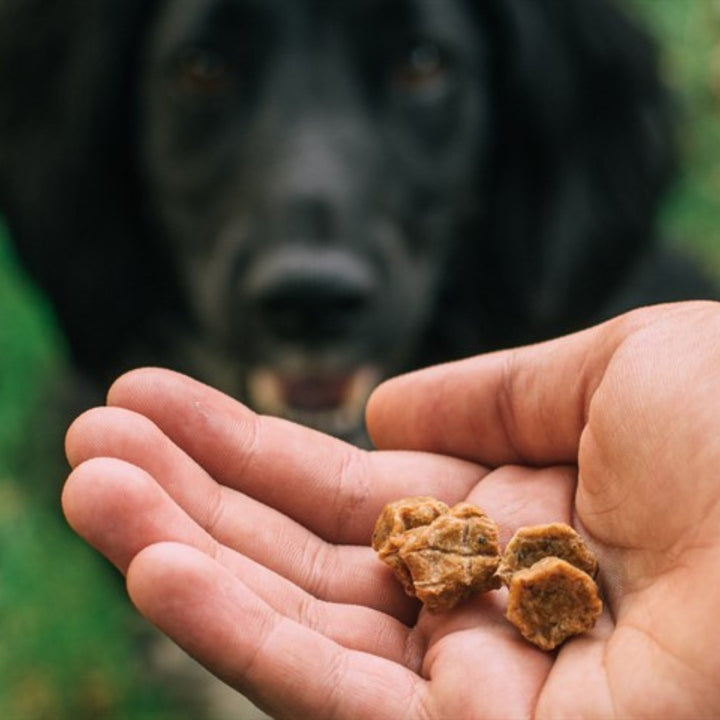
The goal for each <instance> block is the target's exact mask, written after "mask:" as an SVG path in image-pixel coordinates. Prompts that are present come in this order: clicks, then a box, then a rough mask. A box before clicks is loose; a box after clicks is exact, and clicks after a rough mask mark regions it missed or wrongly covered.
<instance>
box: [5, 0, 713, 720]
mask: <svg viewBox="0 0 720 720" xmlns="http://www.w3.org/2000/svg"><path fill="white" fill-rule="evenodd" d="M628 1H629V2H632V4H633V6H634V8H633V10H634V11H636V12H638V13H639V14H640V15H641V16H643V17H644V18H645V19H646V21H647V22H648V23H649V25H650V27H651V28H652V29H653V30H654V32H655V33H656V35H657V36H658V38H659V40H660V43H661V46H662V48H663V55H664V71H665V73H666V75H667V79H668V82H669V84H670V85H671V86H672V87H673V88H674V90H675V91H676V93H677V95H678V98H679V100H680V104H681V110H682V114H683V119H682V122H683V128H682V140H683V150H684V161H685V167H684V172H683V175H682V177H681V178H680V180H679V182H678V184H677V187H676V188H675V190H674V192H673V193H672V195H671V197H670V198H669V199H668V202H667V205H666V207H665V209H664V211H663V215H662V218H661V221H662V225H663V227H664V230H665V235H666V237H667V238H668V242H671V243H673V244H676V245H678V246H680V247H682V249H683V250H684V251H686V252H688V253H692V254H696V255H698V256H700V257H701V258H702V259H703V262H705V263H706V264H707V265H708V266H709V267H710V268H711V269H712V271H713V272H715V273H717V275H718V277H720V241H718V240H717V235H718V228H720V192H719V190H720V123H719V122H718V120H720V103H719V99H718V98H719V94H720V54H719V48H720V0H628ZM48 242H52V239H51V238H48ZM65 361H66V358H65V350H64V347H63V343H62V338H61V337H60V336H59V334H58V333H57V331H56V329H55V326H54V323H53V317H52V313H51V311H50V309H49V308H48V307H47V305H46V304H45V303H44V302H43V299H42V298H41V297H40V296H39V295H38V293H37V292H35V291H34V289H33V287H32V285H31V284H30V283H29V282H28V281H27V279H26V278H25V277H24V276H23V274H22V272H21V271H20V270H19V268H18V266H17V264H16V262H15V259H14V257H13V254H12V251H11V247H10V244H9V242H8V237H7V232H6V230H5V228H3V227H2V225H0V718H3V719H6V720H44V719H45V718H47V719H48V720H50V719H52V720H65V719H67V720H84V719H86V718H87V719H90V718H103V719H112V720H121V719H122V720H135V719H138V720H142V719H144V718H148V719H149V718H153V719H158V718H168V720H169V718H175V719H176V718H182V717H187V715H185V714H184V712H183V711H182V710H181V709H179V708H178V706H177V704H176V700H174V699H173V698H172V697H170V696H167V695H165V694H164V693H163V692H162V691H160V690H159V689H157V688H155V687H153V686H152V685H151V684H150V683H149V681H148V679H147V676H145V675H144V674H143V673H142V670H141V668H138V667H137V665H136V661H135V659H134V658H135V656H134V654H133V653H134V648H133V643H134V642H135V640H134V639H133V638H134V635H133V633H132V632H129V628H130V627H131V626H132V625H133V624H134V623H135V620H134V614H133V613H132V611H131V610H130V608H128V606H127V604H126V603H125V601H124V600H123V599H122V593H121V592H120V591H119V590H120V585H119V582H114V581H113V578H112V577H110V572H109V570H108V568H107V567H106V566H105V565H104V563H103V561H102V560H101V559H100V558H98V557H96V556H95V555H94V554H93V553H92V552H91V551H90V550H89V549H87V548H86V547H85V546H84V545H83V544H82V543H81V542H80V541H79V540H77V539H75V538H74V536H73V535H72V534H71V533H70V532H69V531H68V530H67V528H66V526H65V524H64V523H63V521H62V520H61V517H60V514H59V512H58V511H57V507H56V503H52V504H50V505H47V504H43V503H37V502H34V501H33V499H32V496H33V494H32V493H30V492H28V490H27V487H26V485H27V478H24V477H23V472H22V465H21V464H20V462H19V461H18V457H17V453H18V440H19V439H20V438H24V437H25V436H26V435H27V433H28V432H31V426H30V425H29V421H30V418H31V414H32V413H33V411H34V409H35V408H36V407H37V403H38V402H40V400H41V398H42V397H43V393H44V392H45V390H46V388H47V386H48V384H49V383H51V382H52V379H53V378H54V377H56V374H57V373H58V372H59V371H60V370H61V369H62V367H63V364H64V363H65ZM33 442H34V440H33ZM37 443H38V446H37V447H38V452H41V451H42V438H41V437H38V438H37ZM47 480H48V486H49V487H52V486H53V485H54V486H57V484H58V478H56V477H48V479H47Z"/></svg>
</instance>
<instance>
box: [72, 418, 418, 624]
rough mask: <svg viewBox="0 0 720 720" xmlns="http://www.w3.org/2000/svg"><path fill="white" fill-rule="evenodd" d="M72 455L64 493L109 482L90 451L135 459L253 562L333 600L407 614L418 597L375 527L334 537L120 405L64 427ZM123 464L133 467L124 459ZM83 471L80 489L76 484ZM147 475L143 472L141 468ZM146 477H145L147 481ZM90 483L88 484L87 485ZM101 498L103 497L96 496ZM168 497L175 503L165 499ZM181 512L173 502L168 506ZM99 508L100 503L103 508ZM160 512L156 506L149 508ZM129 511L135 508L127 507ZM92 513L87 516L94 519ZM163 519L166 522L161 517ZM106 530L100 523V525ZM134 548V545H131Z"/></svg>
mask: <svg viewBox="0 0 720 720" xmlns="http://www.w3.org/2000/svg"><path fill="white" fill-rule="evenodd" d="M67 446H68V456H69V457H70V459H71V463H72V464H73V465H75V466H76V467H78V469H79V468H80V467H82V463H84V464H85V465H86V467H85V468H84V469H83V472H81V473H76V474H74V475H73V476H71V481H72V482H70V483H69V484H68V488H69V489H68V491H67V492H66V495H68V496H71V497H80V498H81V499H84V498H85V497H86V496H85V495H83V493H87V497H88V498H89V497H93V496H94V495H95V494H97V493H98V492H99V489H98V488H101V487H103V485H102V483H105V484H107V483H109V482H110V481H109V479H108V478H105V477H100V478H99V481H98V482H99V484H98V485H93V484H92V483H93V482H95V476H96V475H101V472H102V471H104V469H105V466H102V468H101V471H97V470H96V469H95V468H96V466H95V465H89V466H88V465H87V462H88V460H90V459H92V458H96V457H99V458H102V457H113V458H116V459H118V460H122V461H124V463H127V464H130V465H131V466H132V468H133V474H134V475H135V476H137V475H138V473H137V470H136V469H137V468H141V469H142V470H143V471H144V473H145V475H146V476H148V477H150V478H152V480H153V481H155V482H157V483H158V484H159V485H160V486H161V487H162V488H164V490H165V493H161V494H158V493H155V494H154V496H157V495H160V496H161V497H162V498H166V494H167V495H168V496H170V497H171V498H172V499H173V500H174V501H175V503H177V504H178V505H179V506H180V508H182V509H183V510H184V513H186V514H187V515H188V516H189V518H192V520H193V521H194V523H196V524H197V525H198V526H199V527H200V528H202V529H203V531H204V532H206V533H209V534H210V535H212V537H213V538H214V539H215V540H216V541H217V542H218V543H220V544H222V545H225V546H227V547H229V548H232V549H235V550H237V551H238V552H241V553H242V554H243V555H245V556H247V557H249V558H251V559H253V560H255V561H256V562H258V563H260V564H262V565H265V566H266V567H269V568H271V569H272V570H273V571H274V572H276V573H278V574H280V575H282V576H283V577H286V578H288V579H289V580H290V581H292V582H293V583H294V584H296V585H299V586H300V587H302V588H303V589H304V590H306V591H307V592H308V593H310V594H312V595H314V596H316V597H319V598H322V599H324V600H329V601H332V602H344V603H357V604H362V605H369V606H371V607H375V608H379V609H381V610H383V611H384V612H389V613H391V614H393V615H398V616H400V617H403V618H404V619H409V613H414V612H415V609H414V608H415V606H414V604H412V603H410V602H409V599H408V598H407V596H406V595H405V594H404V593H403V592H402V590H401V589H400V588H399V587H398V586H397V584H396V583H393V582H392V581H391V579H390V576H389V573H388V572H387V568H386V567H385V566H384V565H383V564H381V563H379V562H378V561H377V558H376V557H375V554H374V553H373V552H372V550H371V549H370V547H369V543H370V532H371V531H370V529H368V530H367V532H366V535H365V537H364V538H363V543H362V546H360V547H358V546H351V545H340V546H338V545H334V544H332V543H328V542H326V541H324V540H323V539H321V538H319V537H318V536H316V535H315V534H313V533H312V532H311V531H309V530H308V529H306V528H305V527H303V526H302V525H300V524H299V523H297V522H296V521H294V520H292V519H290V518H288V517H286V516H285V515H283V514H282V513H280V512H278V511H277V510H275V509H273V508H270V507H268V506H266V505H264V504H263V503H261V502H259V501H258V500H255V499H253V498H251V497H248V496H247V495H245V494H243V493H240V492H236V491H232V490H229V489H228V488H226V487H224V486H221V485H218V483H216V482H215V481H214V480H213V479H212V478H211V477H210V476H209V475H208V474H207V473H206V472H205V470H203V468H201V467H200V466H199V465H198V464H197V463H196V462H195V461H194V460H192V458H190V457H189V456H188V455H186V454H185V453H184V452H183V451H182V450H180V448H178V447H177V446H176V445H175V444H174V443H173V442H172V441H170V440H169V439H168V438H167V436H165V435H164V434H163V433H162V432H161V431H160V430H159V428H158V427H157V426H156V425H154V424H153V423H152V422H151V421H150V420H149V419H147V418H146V417H144V416H142V415H138V414H137V413H134V412H131V411H128V410H125V409H122V408H96V409H94V410H91V411H89V412H87V413H85V414H84V415H82V416H81V417H80V418H78V420H76V421H75V423H73V425H72V427H71V428H70V429H69V431H68V434H67ZM121 468H122V469H121V475H122V473H123V472H129V469H128V468H126V467H125V466H124V465H123V466H121ZM78 477H79V478H81V479H83V483H82V485H81V489H80V490H75V491H74V492H71V491H73V490H74V487H75V485H77V484H78V482H79V479H78ZM143 478H144V476H143ZM117 482H118V487H117V490H115V488H114V487H113V488H111V489H110V490H108V491H106V492H105V497H106V498H107V500H106V502H108V503H110V504H112V503H113V502H114V500H113V498H112V497H111V492H117V494H122V493H125V494H127V492H128V490H127V488H124V487H123V486H122V482H123V480H122V477H120V478H119V479H118V481H117ZM145 482H146V481H145ZM85 488H87V489H85ZM94 504H95V505H99V504H100V503H99V502H95V503H94ZM166 504H170V503H169V502H167V499H166ZM163 509H164V511H165V512H166V513H171V512H173V513H176V514H177V510H176V509H175V508H170V509H166V508H163ZM101 511H102V508H101ZM150 511H153V512H155V513H156V514H157V513H158V510H157V508H155V507H152V508H148V512H150ZM124 512H125V513H126V514H127V515H128V516H130V514H131V513H130V511H129V510H124ZM95 518H96V516H95V515H93V514H92V513H91V514H90V516H89V521H90V522H92V523H95V522H96V520H95ZM163 522H166V520H165V519H164V520H163ZM99 532H103V526H102V525H101V526H100V528H99ZM129 552H130V553H132V554H134V553H135V552H137V549H136V548H130V550H129Z"/></svg>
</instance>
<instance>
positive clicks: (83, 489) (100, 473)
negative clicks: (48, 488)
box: [62, 458, 419, 664]
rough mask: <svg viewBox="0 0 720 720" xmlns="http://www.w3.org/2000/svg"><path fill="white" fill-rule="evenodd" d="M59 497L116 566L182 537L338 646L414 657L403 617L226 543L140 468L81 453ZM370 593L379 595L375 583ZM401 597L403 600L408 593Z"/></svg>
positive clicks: (399, 657)
mask: <svg viewBox="0 0 720 720" xmlns="http://www.w3.org/2000/svg"><path fill="white" fill-rule="evenodd" d="M62 499H63V507H64V509H65V513H66V516H67V518H68V522H69V523H70V525H71V526H72V527H73V528H74V529H75V530H76V532H78V534H80V535H81V536H82V537H83V538H85V540H87V541H88V542H89V543H90V544H91V545H93V546H94V547H95V548H97V549H98V550H99V551H100V552H101V553H103V554H104V555H105V556H106V557H107V558H108V559H109V560H110V561H111V562H113V563H114V564H115V565H116V566H117V567H118V568H119V569H120V570H121V572H123V573H126V572H127V570H128V567H129V565H130V564H131V562H132V561H133V559H134V558H135V557H136V556H137V555H138V554H139V553H141V552H142V551H143V550H144V549H145V548H147V547H149V546H151V545H154V544H156V543H162V542H175V543H182V544H184V545H187V546H189V547H193V548H194V549H196V550H197V551H199V552H202V553H204V554H205V555H207V556H208V557H212V558H214V559H215V560H216V561H217V562H218V563H220V564H222V565H223V566H224V567H225V568H226V569H227V571H228V572H230V573H231V574H232V575H233V576H235V577H237V578H239V579H242V582H243V583H244V584H246V585H247V586H248V587H249V588H251V589H252V591H253V592H254V593H255V594H256V595H257V596H258V597H259V598H261V599H262V600H263V601H264V602H266V603H267V604H268V605H270V606H271V607H272V608H273V609H274V610H275V611H277V612H279V613H281V614H283V615H284V616H286V617H288V618H290V619H292V620H294V621H296V622H299V623H303V624H305V625H306V626H307V627H309V628H311V629H313V630H315V631H317V632H321V633H322V634H325V635H327V636H328V637H331V638H333V639H334V640H335V641H336V642H338V643H340V644H342V645H344V646H345V647H348V648H353V649H359V650H364V651H367V652H373V653H376V654H378V655H380V656H382V657H387V658H390V659H393V660H395V661H398V662H404V661H407V662H410V663H415V664H417V663H419V659H418V658H417V657H415V656H412V657H411V656H408V655H406V653H405V650H404V648H405V646H406V640H407V634H408V628H407V626H406V625H405V624H403V623H402V622H400V621H398V620H396V619H394V618H393V617H391V616H390V615H387V614H385V613H382V612H378V611H376V610H373V609H371V608H369V607H364V606H362V605H361V604H343V603H340V604H334V603H329V602H324V601H321V600H318V599H316V598H314V597H313V596H312V595H310V594H309V593H307V592H305V591H303V590H302V589H301V588H299V587H298V586H296V585H295V584H294V583H292V582H290V581H288V580H287V579H285V578H283V577H281V576H280V575H278V574H276V573H274V572H271V571H270V570H268V569H267V568H265V567H263V566H262V565H260V564H258V563H256V562H254V561H253V560H251V559H250V558H247V557H245V556H243V555H242V554H241V553H237V552H234V551H232V550H230V549H228V548H225V547H224V546H222V545H220V544H219V543H217V542H215V541H214V539H213V538H212V537H210V536H209V535H208V534H207V533H205V532H204V530H202V528H200V527H199V526H198V525H197V524H196V523H194V522H193V521H192V520H191V519H190V518H189V517H188V516H187V515H186V514H185V513H184V512H183V511H182V509H181V508H180V507H179V506H178V505H177V504H175V503H174V502H172V500H171V499H170V498H169V496H168V495H167V494H166V493H165V492H164V491H163V490H162V488H161V487H159V485H158V484H157V483H156V482H155V481H154V480H153V479H152V478H151V477H149V476H148V475H147V474H146V473H145V472H144V471H142V470H140V469H139V468H136V467H134V466H132V465H129V464H128V463H125V462H121V461H118V460H110V459H107V458H98V459H95V460H91V461H88V462H86V463H84V464H82V465H80V466H79V467H78V468H76V470H74V471H73V473H72V474H71V476H70V478H69V479H68V482H67V483H66V486H65V488H64V491H63V498H62ZM375 595H377V596H381V595H382V592H381V590H380V589H379V588H376V589H375ZM404 604H405V606H406V607H407V604H408V603H407V600H405V602H404Z"/></svg>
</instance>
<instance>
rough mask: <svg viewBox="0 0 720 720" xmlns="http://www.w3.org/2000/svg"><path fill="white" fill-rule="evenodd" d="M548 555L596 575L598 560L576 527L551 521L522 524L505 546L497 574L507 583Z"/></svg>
mask: <svg viewBox="0 0 720 720" xmlns="http://www.w3.org/2000/svg"><path fill="white" fill-rule="evenodd" d="M545 557H557V558H561V559H562V560H566V561H567V562H569V563H570V564H571V565H574V566H575V567H576V568H579V569H580V570H582V571H583V572H586V573H587V574H588V575H590V577H593V578H594V577H595V575H596V574H597V567H598V566H597V560H596V559H595V556H594V555H593V554H592V552H590V550H589V549H588V548H587V546H586V545H585V543H584V541H583V539H582V538H581V537H580V536H579V535H578V534H577V533H576V532H575V530H573V528H571V527H570V526H569V525H565V524H564V523H551V524H550V525H532V526H528V527H523V528H520V529H519V530H518V531H517V532H516V533H515V535H513V538H512V540H510V542H509V543H508V545H507V547H506V548H505V552H504V553H503V557H502V562H501V563H500V567H499V568H498V575H499V576H500V578H501V579H502V581H503V583H504V584H505V585H508V584H509V582H510V578H511V577H512V575H513V574H514V573H516V572H517V571H518V570H522V569H523V568H529V567H532V565H534V564H535V563H536V562H537V561H538V560H542V558H545Z"/></svg>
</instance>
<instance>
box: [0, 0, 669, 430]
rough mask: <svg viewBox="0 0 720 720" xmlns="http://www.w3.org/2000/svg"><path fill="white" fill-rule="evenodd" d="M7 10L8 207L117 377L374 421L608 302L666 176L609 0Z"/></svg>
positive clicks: (342, 421)
mask: <svg viewBox="0 0 720 720" xmlns="http://www.w3.org/2000/svg"><path fill="white" fill-rule="evenodd" d="M33 12H34V13H35V14H34V15H33V14H32V13H33ZM0 13H3V14H5V16H6V17H5V21H4V22H0V96H2V97H4V98H7V102H6V103H5V105H4V109H0V137H4V138H6V140H5V141H3V140H1V139H0V203H2V209H3V211H4V212H6V214H7V217H8V219H9V221H10V224H11V229H12V231H13V234H14V237H15V239H16V242H17V246H18V250H19V253H20V255H21V257H22V259H23V260H24V261H25V262H26V264H27V266H28V267H29V268H30V270H31V271H32V272H33V273H34V275H35V276H36V277H37V278H38V279H39V280H40V282H41V284H42V285H43V286H44V287H45V289H46V290H47V292H48V294H49V295H50V297H51V300H52V301H53V303H54V304H55V306H56V308H57V311H58V316H59V318H60V320H61V322H62V323H63V326H64V328H65V330H66V332H67V334H68V337H69V339H70V343H71V347H72V348H73V350H74V352H75V355H76V358H77V360H78V362H79V363H80V365H81V366H82V367H84V368H85V369H86V370H88V371H89V372H91V373H92V374H94V375H95V376H96V377H99V378H100V379H101V380H102V381H103V382H106V381H107V379H108V375H112V374H114V373H116V372H117V371H119V370H121V369H123V368H124V367H127V366H129V365H134V364H139V363H148V362H162V363H167V364H171V365H173V366H176V367H180V368H182V369H185V370H189V371H190V372H193V373H194V374H197V375H200V376H201V377H203V378H204V379H206V380H208V381H209V382H211V383H213V384H215V385H217V386H220V387H222V388H223V389H225V390H227V391H229V392H231V393H233V394H235V395H237V396H239V397H241V398H244V399H247V400H249V401H250V402H251V404H253V405H254V406H255V407H256V408H258V409H260V410H263V411H268V412H272V413H276V414H280V415H285V416H288V417H292V418H295V419H299V420H301V421H303V422H306V423H309V424H312V425H315V426H318V427H321V428H322V429H324V430H329V431H331V432H334V433H336V434H340V435H345V436H347V437H351V438H353V439H357V437H358V433H359V429H360V427H361V424H362V422H361V421H362V406H363V404H364V400H365V398H366V396H367V394H368V392H369V390H370V389H371V388H372V386H373V385H374V384H375V383H376V382H377V381H378V380H379V379H380V378H382V377H384V376H386V375H389V374H392V373H395V372H397V371H400V370H404V369H406V368H409V367H412V366H415V365H417V364H425V363H428V362H433V361H438V360H443V359H449V358H452V357H456V356H458V355H460V354H469V353H471V352H476V351H478V350H482V349H487V348H489V347H497V346H500V345H506V344H509V343H514V342H521V341H527V340H532V339H536V338H538V337H542V336H544V335H548V334H551V333H554V332H558V331H564V330H567V329H570V328H572V327H573V326H574V325H577V324H578V323H582V322H584V321H587V319H588V318H592V317H593V315H594V314H597V313H598V312H599V307H600V306H601V304H602V302H603V301H604V299H605V298H606V297H607V296H608V295H609V293H611V291H612V289H613V287H614V286H615V285H617V284H618V283H620V282H621V281H622V278H623V277H624V275H625V273H626V271H627V268H628V267H629V266H630V265H631V264H632V263H633V262H634V258H635V257H636V256H637V255H638V254H639V253H641V252H642V251H643V250H644V247H645V245H646V244H647V243H649V242H650V238H651V236H652V232H651V228H652V225H653V221H654V213H655V209H656V205H657V202H658V199H659V197H660V194H661V191H662V190H663V189H664V186H665V184H666V181H667V179H668V177H669V175H670V170H671V166H672V162H671V161H672V147H673V142H672V137H671V133H670V123H669V117H670V115H669V113H668V110H667V98H666V95H665V93H664V91H663V89H662V87H661V84H660V83H659V81H658V76H657V71H656V65H655V56H654V53H653V50H652V46H651V45H650V44H649V43H648V42H647V41H646V39H645V37H644V36H643V35H642V34H641V33H639V32H638V31H637V30H636V29H635V28H634V26H633V25H631V24H630V23H629V22H628V21H627V20H626V19H625V18H624V17H623V16H622V15H621V14H619V13H618V12H617V11H616V10H615V9H614V8H613V7H612V6H611V5H610V3H609V2H608V1H607V0H543V2H542V3H539V2H537V0H482V2H481V1H480V0H155V1H154V2H150V1H144V0H97V2H96V3H93V4H92V7H90V8H88V7H84V6H83V7H82V9H81V8H80V7H79V6H78V5H77V3H73V2H70V0H33V2H32V3H31V2H29V1H28V0H22V1H21V0H7V2H6V4H5V6H4V8H3V9H2V11H0ZM0 20H3V18H2V17H1V16H0ZM22 23H25V25H24V26H22ZM23 27H24V30H23ZM23 35H25V36H26V37H27V35H30V36H31V40H32V42H29V43H28V42H27V41H24V40H23ZM32 36H34V37H32ZM20 68H21V69H22V72H19V69H20ZM34 93H35V94H36V96H34ZM8 138H9V139H10V141H9V142H8V141H7V139H8Z"/></svg>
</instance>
